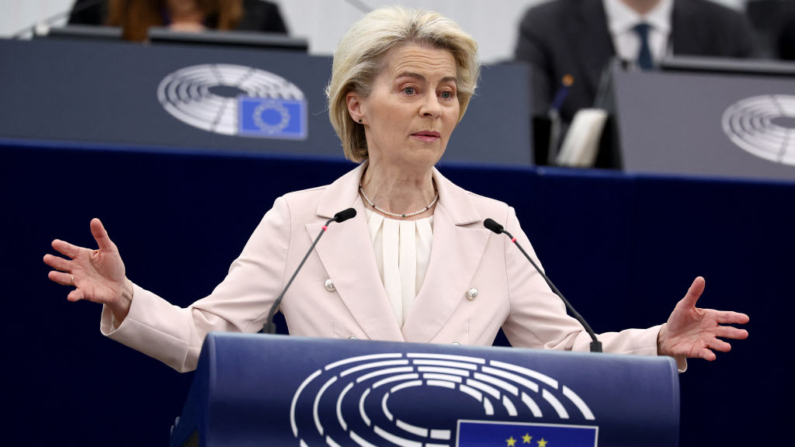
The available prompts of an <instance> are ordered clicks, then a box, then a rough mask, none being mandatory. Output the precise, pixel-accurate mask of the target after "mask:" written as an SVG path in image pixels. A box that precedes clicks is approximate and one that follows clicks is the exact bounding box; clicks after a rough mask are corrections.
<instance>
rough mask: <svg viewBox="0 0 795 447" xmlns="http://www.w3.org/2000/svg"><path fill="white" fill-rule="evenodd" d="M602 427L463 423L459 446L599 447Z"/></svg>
mask: <svg viewBox="0 0 795 447" xmlns="http://www.w3.org/2000/svg"><path fill="white" fill-rule="evenodd" d="M598 438H599V427H592V426H584V425H559V424H530V423H527V424H521V423H509V422H491V421H459V422H458V447H483V446H504V447H595V446H596V445H597V440H598Z"/></svg>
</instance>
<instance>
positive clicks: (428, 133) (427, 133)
mask: <svg viewBox="0 0 795 447" xmlns="http://www.w3.org/2000/svg"><path fill="white" fill-rule="evenodd" d="M411 136H412V137H414V138H416V139H418V140H420V141H423V142H425V143H433V142H434V141H438V140H439V139H440V138H441V134H440V133H439V132H436V131H434V130H423V131H420V132H415V133H413V134H411Z"/></svg>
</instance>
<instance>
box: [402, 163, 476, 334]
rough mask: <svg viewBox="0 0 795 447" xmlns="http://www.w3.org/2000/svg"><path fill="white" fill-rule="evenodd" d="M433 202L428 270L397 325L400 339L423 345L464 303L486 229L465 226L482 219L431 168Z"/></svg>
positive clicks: (464, 197)
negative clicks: (436, 195) (435, 191)
mask: <svg viewBox="0 0 795 447" xmlns="http://www.w3.org/2000/svg"><path fill="white" fill-rule="evenodd" d="M434 178H435V179H436V184H437V187H438V189H439V204H438V205H437V206H436V210H435V212H434V217H433V244H432V247H431V260H430V263H429V265H428V272H427V274H426V276H425V282H424V283H423V285H422V288H421V289H420V293H419V294H418V295H417V298H416V299H415V300H414V304H413V305H412V307H411V310H410V311H409V315H408V317H407V318H406V321H405V323H404V324H403V335H404V337H405V339H406V341H409V342H417V343H427V342H429V341H431V340H432V339H433V337H434V336H435V335H436V334H437V333H438V332H439V330H440V329H441V328H442V326H444V324H445V323H446V322H447V320H449V319H450V316H451V315H452V314H453V312H454V311H455V309H456V307H458V305H459V304H461V302H462V300H465V299H466V298H465V295H466V291H467V290H468V289H469V288H470V286H471V285H470V281H471V280H472V276H473V275H474V274H475V270H476V269H477V267H478V265H479V264H480V259H481V257H482V255H483V252H484V250H485V248H486V243H487V241H488V239H489V234H490V232H489V230H487V229H485V228H482V226H480V227H474V228H470V227H467V225H470V224H479V223H480V221H481V220H482V219H481V218H480V215H479V213H478V212H477V209H476V208H475V206H474V205H473V204H472V202H471V201H470V199H469V193H467V192H466V191H464V190H463V189H461V188H459V187H458V186H456V185H454V184H453V183H451V182H449V181H448V180H447V179H445V178H444V177H442V176H441V174H439V172H438V171H436V170H434Z"/></svg>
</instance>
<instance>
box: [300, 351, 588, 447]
mask: <svg viewBox="0 0 795 447" xmlns="http://www.w3.org/2000/svg"><path fill="white" fill-rule="evenodd" d="M407 402H422V403H423V404H422V405H421V406H420V407H414V406H412V407H413V408H414V410H413V411H411V412H406V411H405V410H403V411H401V409H405V408H406V403H407ZM290 426H291V428H292V432H293V435H294V436H295V437H296V438H297V440H298V445H299V446H301V447H314V446H321V445H322V446H330V447H339V446H343V445H358V446H360V447H377V446H384V445H397V446H400V447H455V446H457V447H474V446H478V447H503V446H504V447H586V446H587V447H597V445H598V435H599V433H598V431H599V429H598V426H597V425H596V416H595V415H594V414H593V412H592V411H591V409H590V407H589V406H588V404H587V403H586V402H585V401H584V400H583V399H582V398H581V397H580V396H579V395H578V394H577V393H576V392H575V391H574V390H572V389H571V388H569V387H568V386H567V385H566V384H564V383H561V382H559V381H558V380H557V379H555V378H553V377H550V376H548V375H546V374H543V373H541V372H539V371H536V370H532V369H529V368H525V367H522V366H519V365H515V364H511V363H507V362H501V361H497V360H487V359H485V358H480V357H470V356H462V355H445V354H432V353H420V352H408V353H380V354H371V355H364V356H359V357H349V358H344V359H341V360H338V361H335V362H333V363H330V364H327V365H325V366H323V367H322V368H320V369H318V370H316V371H315V372H314V373H312V374H311V375H309V376H307V377H306V378H305V379H304V380H303V382H302V383H301V385H300V386H299V387H298V388H297V389H296V390H295V393H294V395H293V398H292V406H291V408H290Z"/></svg>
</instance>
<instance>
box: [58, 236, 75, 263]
mask: <svg viewBox="0 0 795 447" xmlns="http://www.w3.org/2000/svg"><path fill="white" fill-rule="evenodd" d="M52 248H54V249H56V250H57V251H58V253H60V254H62V255H64V256H69V257H70V258H72V259H74V258H75V257H76V256H77V254H78V253H80V247H78V246H76V245H72V244H70V243H69V242H66V241H62V240H60V239H56V240H54V241H52Z"/></svg>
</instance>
